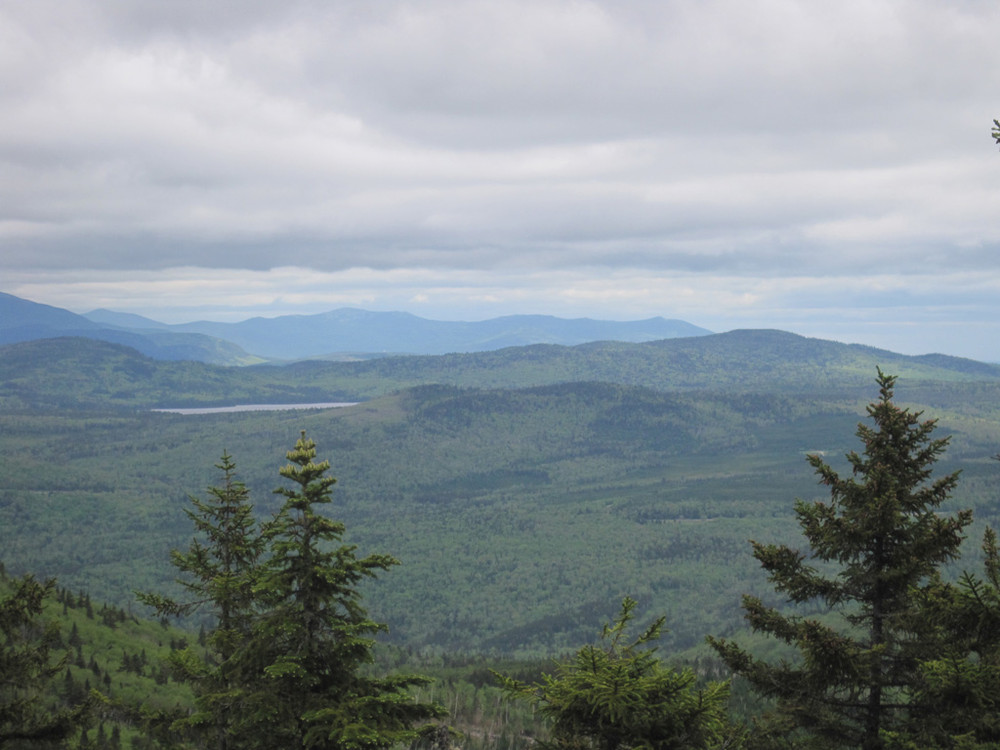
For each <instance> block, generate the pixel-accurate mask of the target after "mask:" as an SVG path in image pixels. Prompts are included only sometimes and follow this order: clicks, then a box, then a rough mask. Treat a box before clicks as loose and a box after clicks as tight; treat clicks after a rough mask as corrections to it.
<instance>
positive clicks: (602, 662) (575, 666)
mask: <svg viewBox="0 0 1000 750" xmlns="http://www.w3.org/2000/svg"><path fill="white" fill-rule="evenodd" d="M635 606H636V602H635V601H634V600H633V599H630V598H627V597H626V598H625V600H624V601H623V602H622V609H621V614H619V615H618V617H617V619H616V620H615V621H614V623H612V624H610V625H605V626H604V630H603V631H602V633H601V641H602V643H601V644H599V645H588V646H584V647H583V648H582V649H580V650H579V651H577V653H576V655H575V657H574V658H573V659H572V660H571V661H569V662H566V663H563V664H559V665H558V667H557V669H556V673H555V674H554V675H544V676H543V678H542V681H541V682H537V683H534V684H530V685H529V684H524V683H521V682H518V681H517V680H513V679H511V678H509V677H505V676H503V675H497V677H498V678H499V680H500V685H501V687H502V688H503V690H504V692H505V693H506V694H507V695H508V696H509V697H513V698H517V699H521V700H526V701H528V702H529V703H530V704H531V705H532V707H533V708H534V709H535V710H536V711H538V712H539V714H540V715H541V716H542V717H543V718H545V719H547V720H548V722H549V723H550V725H551V739H550V740H549V741H547V742H545V741H543V742H539V743H538V744H539V746H540V747H542V748H543V750H588V749H592V750H629V749H630V748H648V749H649V750H688V749H691V750H694V748H714V747H720V746H721V744H722V742H723V741H724V739H725V738H726V736H727V726H728V724H727V721H726V700H727V698H728V696H729V684H728V683H724V682H717V683H711V684H709V685H707V686H706V687H704V688H701V689H699V688H698V687H697V686H696V685H695V675H694V672H692V671H691V670H690V669H684V670H682V671H677V670H674V669H671V668H669V667H667V666H665V665H664V664H662V663H661V662H660V660H659V659H658V658H657V657H656V653H655V651H656V649H655V648H651V647H649V646H648V644H650V643H651V642H653V641H655V640H657V639H658V638H659V637H660V634H661V632H662V629H663V623H664V618H662V617H661V618H659V619H658V620H656V622H654V623H653V624H652V625H651V626H650V627H649V628H647V629H646V631H645V632H643V633H642V634H641V635H640V636H639V637H638V638H636V639H635V640H634V641H633V642H631V643H629V642H628V641H627V640H626V635H625V633H626V630H627V627H628V624H629V622H631V620H632V619H633V616H634V615H633V611H634V609H635Z"/></svg>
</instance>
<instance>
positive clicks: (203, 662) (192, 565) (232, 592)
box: [139, 453, 264, 750]
mask: <svg viewBox="0 0 1000 750" xmlns="http://www.w3.org/2000/svg"><path fill="white" fill-rule="evenodd" d="M216 468H218V469H219V470H220V471H222V473H223V484H222V486H221V487H210V488H209V499H208V500H207V501H205V500H200V499H198V498H196V497H192V498H191V502H192V504H193V505H194V510H186V513H187V515H188V518H190V519H191V521H192V522H193V523H194V526H195V530H196V531H197V532H198V534H199V535H200V537H201V538H195V539H194V540H193V541H192V542H191V545H190V547H189V548H188V551H187V552H179V551H177V550H174V552H173V553H172V554H171V563H172V564H173V566H174V567H175V568H176V569H177V570H178V571H179V572H180V573H181V574H182V576H183V577H182V578H181V579H179V583H180V584H181V586H183V588H184V589H185V591H186V592H187V594H188V595H189V596H192V597H194V598H193V599H190V600H188V601H184V602H178V601H176V600H174V599H172V598H170V597H165V596H162V595H158V594H148V593H147V594H139V599H140V601H142V602H143V603H145V604H147V605H150V606H152V607H154V608H155V610H156V612H157V614H159V615H161V616H163V615H173V616H183V615H188V614H190V613H191V612H193V611H195V610H198V609H202V608H208V609H210V610H211V614H212V617H213V620H214V625H213V627H212V630H211V633H210V634H209V635H208V636H207V638H206V646H207V647H208V649H209V657H208V659H206V658H205V657H204V656H202V655H200V654H196V653H195V652H194V651H192V650H191V649H184V650H178V651H174V652H172V653H171V656H170V664H171V667H172V669H173V672H174V674H175V675H176V676H177V677H178V678H180V679H181V680H183V681H185V682H188V683H190V684H192V685H193V686H194V689H195V696H196V705H197V708H198V710H197V711H195V712H194V713H190V714H187V715H185V716H184V717H183V718H182V719H180V720H178V721H176V722H175V723H174V726H175V728H178V729H183V728H185V727H197V728H200V729H202V730H203V731H205V732H207V733H209V734H211V735H212V736H213V737H214V742H215V747H217V748H219V749H220V750H225V748H226V747H227V746H228V745H229V739H230V734H231V733H232V731H233V730H232V726H231V725H232V723H233V722H232V720H231V719H232V717H233V716H234V715H236V711H238V709H237V707H236V705H234V704H236V703H237V702H238V700H239V688H240V687H241V684H240V678H239V675H238V674H237V666H236V663H235V661H236V660H235V659H234V657H235V656H236V654H237V652H238V651H239V650H240V649H241V648H242V646H243V644H244V642H245V641H246V639H247V638H248V637H249V635H250V630H251V624H252V622H253V617H254V615H255V614H256V611H257V606H256V597H255V593H254V585H255V583H256V578H257V560H258V558H259V557H260V555H261V553H262V552H263V550H264V540H263V539H262V538H261V536H260V533H259V530H258V528H257V523H256V521H255V520H254V518H253V515H252V512H253V506H252V505H251V504H250V499H249V490H247V488H246V486H245V485H244V484H243V483H242V482H240V481H237V480H236V478H235V469H236V465H235V463H234V462H233V460H232V457H231V456H230V455H229V454H228V453H223V455H222V459H221V463H219V464H217V465H216Z"/></svg>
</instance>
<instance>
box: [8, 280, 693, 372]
mask: <svg viewBox="0 0 1000 750" xmlns="http://www.w3.org/2000/svg"><path fill="white" fill-rule="evenodd" d="M710 333H711V331H709V330H707V329H704V328H699V327H698V326H695V325H692V324H690V323H686V322H684V321H682V320H667V319H665V318H662V317H657V318H649V319H647V320H639V321H626V322H618V321H607V320H591V319H588V318H579V319H573V320H567V319H563V318H556V317H553V316H548V315H511V316H506V317H501V318H493V319H491V320H484V321H480V322H455V321H435V320H427V319H425V318H420V317H417V316H415V315H410V314H409V313H402V312H369V311H366V310H356V309H350V308H343V309H339V310H331V311H329V312H326V313H319V314H317V315H284V316H280V317H277V318H251V319H250V320H245V321H242V322H240V323H214V322H210V321H199V322H194V323H184V324H180V325H168V324H166V323H160V322H158V321H155V320H150V319H149V318H144V317H142V316H140V315H132V314H128V313H120V312H114V311H112V310H94V311H92V312H89V313H87V314H85V315H77V314H75V313H72V312H70V311H68V310H63V309H61V308H57V307H52V306H50V305H43V304H39V303H37V302H31V301H29V300H25V299H21V298H19V297H15V296H13V295H10V294H3V293H0V345H3V344H10V343H17V342H21V341H32V340H35V339H43V338H53V337H59V336H82V337H85V338H92V339H100V340H103V341H109V342H112V343H118V344H124V345H126V346H131V347H132V348H134V349H137V350H138V351H140V352H142V353H143V354H146V355H147V356H150V357H153V358H155V359H166V360H183V359H189V360H194V361H199V362H207V363H210V364H224V365H247V364H256V363H262V362H264V361H267V360H298V359H352V358H355V359H366V358H371V357H372V356H378V355H385V354H447V353H460V352H477V351H492V350H496V349H503V348H506V347H512V346H526V345H530V344H561V345H566V346H573V345H576V344H583V343H588V342H593V341H623V342H632V343H639V342H645V341H655V340H660V339H670V338H680V337H688V336H703V335H707V334H710Z"/></svg>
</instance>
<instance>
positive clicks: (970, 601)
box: [912, 528, 1000, 750]
mask: <svg viewBox="0 0 1000 750" xmlns="http://www.w3.org/2000/svg"><path fill="white" fill-rule="evenodd" d="M982 548H983V553H984V556H985V564H984V569H985V575H984V576H983V577H979V576H977V575H974V574H972V573H969V572H965V573H963V574H962V576H961V577H960V578H959V580H958V582H957V584H950V583H945V582H943V581H940V580H939V581H937V582H936V585H934V586H932V587H931V588H930V590H929V591H928V592H927V598H926V601H925V611H926V612H927V616H928V619H929V620H930V622H931V623H933V624H934V625H935V626H937V627H938V628H939V629H940V630H939V632H940V634H941V641H942V644H943V645H942V648H941V650H940V652H939V653H937V654H935V655H934V656H933V657H932V658H929V659H926V660H925V661H924V662H923V663H922V664H921V677H922V682H921V683H920V685H919V693H918V694H919V697H920V700H921V702H922V703H924V704H926V705H930V706H934V707H935V710H934V711H928V712H925V713H924V714H922V715H921V716H920V717H919V721H917V722H915V724H916V728H915V731H914V732H913V733H912V734H913V740H914V742H915V743H916V744H917V745H919V746H924V747H930V746H933V747H948V748H952V747H954V748H963V749H964V750H973V748H975V749H977V750H978V749H980V748H981V749H982V750H986V748H997V747H1000V549H998V546H997V536H996V532H994V531H993V529H989V528H988V529H987V530H986V533H985V535H984V538H983V545H982Z"/></svg>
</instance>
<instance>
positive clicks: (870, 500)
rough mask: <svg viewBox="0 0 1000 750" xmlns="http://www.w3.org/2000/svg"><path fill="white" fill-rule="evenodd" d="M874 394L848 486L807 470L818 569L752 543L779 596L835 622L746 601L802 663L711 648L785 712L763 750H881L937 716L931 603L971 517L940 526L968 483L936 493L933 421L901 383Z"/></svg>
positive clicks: (800, 510)
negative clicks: (908, 399) (817, 486)
mask: <svg viewBox="0 0 1000 750" xmlns="http://www.w3.org/2000/svg"><path fill="white" fill-rule="evenodd" d="M877 380H878V385H879V389H880V397H879V399H878V400H877V401H875V402H873V403H872V404H870V405H869V406H868V415H869V416H870V418H871V420H872V422H873V424H872V425H871V426H868V425H866V424H864V423H862V424H860V425H859V426H858V430H857V436H858V438H859V439H860V440H861V443H862V444H863V446H864V451H863V453H861V454H860V455H859V454H858V453H857V452H853V451H852V452H851V453H849V454H848V455H847V460H848V462H849V463H850V466H851V470H852V476H851V477H847V478H844V477H841V476H840V475H839V474H838V473H837V472H836V471H834V470H833V469H832V468H831V467H830V466H828V465H827V464H826V463H824V462H823V460H822V459H821V457H819V456H816V455H813V456H809V459H808V460H809V463H810V464H811V465H812V466H813V467H814V469H815V470H816V473H817V474H818V475H819V477H820V482H821V483H822V484H824V485H826V486H828V487H829V489H830V501H829V502H828V503H824V502H815V503H806V502H803V501H801V500H799V501H796V504H795V512H796V514H797V516H798V519H799V524H800V526H801V527H802V531H803V534H804V535H805V537H806V539H807V541H808V543H809V546H810V549H811V552H810V555H809V556H807V555H806V554H804V553H803V552H800V551H798V550H795V549H792V548H790V547H787V546H783V545H773V544H769V545H764V544H760V543H757V542H752V544H753V551H754V556H755V557H756V558H757V559H758V560H759V561H760V563H761V565H762V566H763V568H764V569H765V570H766V571H767V572H768V574H769V578H770V580H771V582H772V583H773V584H774V586H775V588H776V589H777V591H778V592H780V593H781V594H784V595H785V596H786V597H787V599H788V601H789V602H790V603H792V604H796V605H802V604H807V603H813V604H821V605H824V606H825V607H828V608H829V610H830V611H829V613H826V614H825V615H824V616H822V617H807V616H801V615H796V614H785V613H782V612H781V611H779V610H777V609H775V608H772V607H768V606H765V605H764V603H763V602H762V601H761V600H760V599H759V598H757V597H754V596H745V597H744V598H743V607H744V610H745V617H746V619H747V621H748V622H749V624H750V625H751V627H752V628H753V630H754V631H758V632H762V633H766V634H768V635H771V636H773V637H775V638H777V639H779V640H780V641H784V642H785V643H788V644H790V645H792V646H794V647H795V648H796V649H797V650H798V653H799V658H798V659H797V660H795V661H793V662H787V661H782V662H780V663H777V664H773V663H768V662H766V661H764V660H761V659H758V658H755V657H753V656H752V655H751V654H750V653H748V652H747V651H746V650H744V649H743V648H741V647H740V646H738V645H737V644H735V643H732V642H727V641H725V640H717V639H712V638H710V639H709V641H710V643H711V644H712V645H713V646H714V648H715V649H716V651H717V652H718V653H719V654H720V656H721V657H722V658H723V660H724V661H725V662H726V663H727V664H728V665H729V667H730V668H731V669H732V670H733V671H734V672H736V673H737V674H739V675H742V676H744V677H745V678H746V679H748V680H749V682H750V683H751V684H752V686H753V687H754V688H755V689H756V690H757V691H758V692H759V693H761V694H763V695H765V696H769V697H772V698H774V699H775V700H776V711H775V713H774V714H772V715H771V716H770V718H769V719H768V720H766V721H764V722H762V724H761V725H760V728H761V729H760V732H759V737H760V739H761V740H762V742H761V744H765V743H764V742H763V740H764V739H766V738H768V737H770V738H771V739H772V740H773V741H774V742H773V744H775V745H777V746H789V743H790V742H791V740H790V738H794V737H798V738H800V739H801V740H802V744H803V745H804V746H806V747H821V748H863V749H864V750H876V749H881V748H886V747H890V746H892V744H893V742H894V741H895V739H894V738H898V739H902V738H905V737H906V736H907V735H908V733H909V732H910V730H911V729H912V726H913V719H914V718H915V717H919V715H920V712H922V711H926V710H932V707H931V706H927V705H922V703H921V695H920V691H919V689H918V686H919V684H920V682H921V677H920V664H921V662H922V661H925V660H928V659H932V658H934V657H935V656H936V655H937V654H938V653H940V650H941V647H942V641H941V637H940V631H939V629H935V628H932V627H929V626H928V625H927V623H926V618H925V617H924V614H925V613H924V612H923V611H922V601H923V600H924V599H923V596H922V590H925V589H926V588H927V587H929V586H931V585H933V581H934V577H935V572H936V570H937V569H938V568H939V566H941V565H942V564H943V563H945V562H947V561H949V560H952V559H953V558H955V557H956V556H957V555H958V553H959V546H960V544H961V542H962V539H963V533H962V530H963V529H964V528H965V527H966V525H968V524H969V523H970V522H971V512H970V511H962V512H959V513H957V514H955V515H954V516H946V515H943V514H942V513H941V512H940V506H941V504H942V503H943V502H944V501H945V499H946V498H947V497H948V496H949V493H950V492H951V491H952V489H953V488H954V487H955V484H956V482H957V478H958V476H957V472H956V473H954V474H949V475H948V476H945V477H942V478H939V479H935V480H932V466H933V464H934V463H935V461H936V460H937V459H938V457H939V456H940V455H941V453H942V452H943V451H944V450H945V447H946V445H947V443H948V439H947V438H944V439H932V437H931V434H932V432H933V431H934V429H935V422H934V420H927V421H921V420H920V417H921V414H920V413H919V412H917V413H913V412H910V411H909V410H907V409H904V408H900V407H899V406H897V405H896V404H895V403H894V402H893V388H894V384H895V380H896V379H895V377H893V376H890V375H885V374H884V373H882V371H881V370H879V372H878V379H877ZM814 562H815V563H817V564H814Z"/></svg>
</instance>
